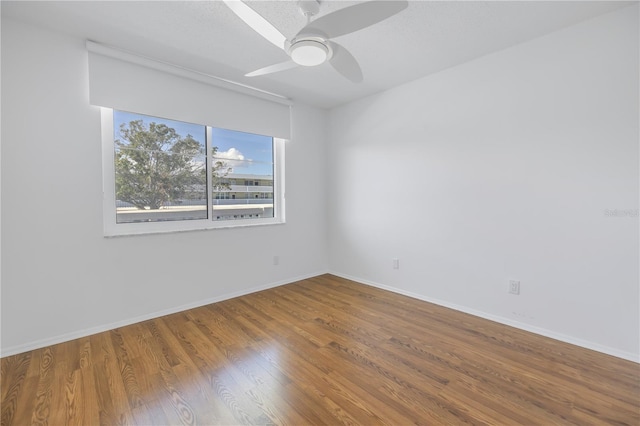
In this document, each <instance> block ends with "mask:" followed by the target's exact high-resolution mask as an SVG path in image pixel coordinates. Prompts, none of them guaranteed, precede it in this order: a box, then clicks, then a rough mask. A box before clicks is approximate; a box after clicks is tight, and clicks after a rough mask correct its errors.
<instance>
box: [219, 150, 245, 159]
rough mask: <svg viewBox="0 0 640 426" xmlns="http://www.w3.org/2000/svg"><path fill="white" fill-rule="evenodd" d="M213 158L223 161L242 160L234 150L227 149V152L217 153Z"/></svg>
mask: <svg viewBox="0 0 640 426" xmlns="http://www.w3.org/2000/svg"><path fill="white" fill-rule="evenodd" d="M215 156H216V158H224V159H225V160H244V155H242V153H241V152H240V151H238V150H237V149H235V148H229V149H228V150H227V151H218V152H216V155H215Z"/></svg>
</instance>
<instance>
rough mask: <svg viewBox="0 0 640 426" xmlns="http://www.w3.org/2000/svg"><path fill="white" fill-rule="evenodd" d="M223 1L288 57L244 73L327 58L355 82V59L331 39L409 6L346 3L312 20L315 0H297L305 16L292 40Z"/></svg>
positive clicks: (232, 1)
mask: <svg viewBox="0 0 640 426" xmlns="http://www.w3.org/2000/svg"><path fill="white" fill-rule="evenodd" d="M224 2H225V3H226V5H227V6H228V7H229V8H230V9H231V10H232V11H233V12H234V13H235V14H236V15H238V17H240V19H242V20H243V21H244V22H245V23H246V24H247V25H249V26H250V27H251V28H253V29H254V30H255V31H256V32H257V33H258V34H260V35H261V36H262V37H264V38H265V39H267V40H268V41H269V42H271V43H273V44H274V45H276V46H277V47H279V48H280V49H282V50H284V51H285V53H287V54H288V55H289V57H290V58H291V59H290V60H288V61H286V62H281V63H278V64H274V65H270V66H268V67H264V68H260V69H259V70H256V71H253V72H250V73H248V74H246V76H247V77H256V76H260V75H265V74H271V73H274V72H278V71H284V70H287V69H290V68H295V67H298V66H305V67H313V66H317V65H320V64H323V63H325V62H329V63H330V64H331V65H332V66H333V68H334V69H335V70H336V71H338V72H339V73H340V74H341V75H343V76H344V77H346V78H347V79H349V80H351V81H352V82H354V83H360V82H361V81H362V70H361V69H360V65H358V61H356V59H355V58H354V57H353V55H352V54H351V53H349V51H348V50H347V49H345V48H344V47H343V46H341V45H340V44H338V43H336V42H335V41H333V40H332V39H333V38H335V37H339V36H342V35H345V34H349V33H353V32H355V31H359V30H361V29H363V28H366V27H369V26H371V25H373V24H377V23H378V22H380V21H384V20H385V19H387V18H389V17H391V16H393V15H395V14H396V13H398V12H400V11H402V10H404V9H405V8H406V7H407V6H408V4H409V3H408V1H407V0H394V1H367V2H365V3H358V4H355V5H353V6H349V7H345V8H344V9H340V10H337V11H335V12H332V13H329V14H327V15H324V16H321V17H320V18H318V19H316V20H313V21H312V20H311V18H312V17H313V16H315V15H316V14H317V13H318V12H319V10H320V2H319V1H318V0H299V1H298V7H299V8H300V11H301V12H302V14H303V15H305V16H306V17H307V25H306V26H305V27H304V28H302V29H301V30H300V31H299V32H298V34H296V35H295V36H294V37H293V38H292V39H291V40H288V39H287V38H286V37H285V36H284V35H283V34H282V33H281V32H280V31H278V29H277V28H276V27H274V26H273V25H272V24H271V23H270V22H269V21H267V20H266V19H264V18H263V17H262V16H261V15H260V14H258V13H257V12H256V11H255V10H253V9H252V8H250V7H249V6H248V5H246V4H245V3H244V2H242V1H239V0H224Z"/></svg>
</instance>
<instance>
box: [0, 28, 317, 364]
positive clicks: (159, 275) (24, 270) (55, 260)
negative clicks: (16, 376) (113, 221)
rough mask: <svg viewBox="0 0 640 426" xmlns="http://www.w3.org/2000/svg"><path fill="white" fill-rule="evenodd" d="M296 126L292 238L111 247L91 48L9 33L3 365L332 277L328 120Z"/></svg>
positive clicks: (223, 234)
mask: <svg viewBox="0 0 640 426" xmlns="http://www.w3.org/2000/svg"><path fill="white" fill-rule="evenodd" d="M293 123H294V128H293V132H294V138H295V140H292V141H291V142H289V143H288V144H287V147H286V174H287V177H286V193H287V223H286V224H285V225H274V226H266V227H255V228H243V229H227V230H215V231H207V232H188V233H179V234H164V235H150V236H136V237H123V238H113V239H105V238H104V237H103V232H102V226H103V225H102V207H101V205H102V195H101V191H102V180H101V179H102V178H101V176H102V175H101V157H100V156H101V142H100V112H99V109H97V108H95V107H92V106H90V105H89V102H88V82H87V53H86V49H85V47H84V40H80V39H75V38H70V37H67V36H64V35H60V34H56V33H53V32H48V31H45V30H41V29H38V28H35V27H31V26H28V25H24V24H21V23H18V22H14V21H11V20H5V19H3V21H2V180H1V182H2V355H3V356H5V355H8V354H10V353H14V352H18V351H22V350H25V349H29V348H31V347H35V346H42V345H44V344H49V343H52V342H57V341H60V340H65V339H69V338H71V337H75V336H79V335H83V334H86V333H87V332H93V331H98V330H102V329H106V328H110V327H112V326H114V325H117V324H122V323H127V322H131V321H135V320H138V319H140V318H144V317H149V316H155V315H156V314H157V313H159V312H164V311H171V310H174V309H176V308H179V307H184V306H185V305H198V304H203V303H205V302H206V301H210V300H216V299H220V298H225V297H228V296H229V295H231V294H238V293H243V292H248V291H251V290H254V289H256V288H258V287H266V286H271V285H275V284H279V283H284V282H289V281H292V280H295V279H297V278H299V277H307V276H312V275H317V274H318V273H322V272H324V271H326V269H327V254H326V253H327V243H326V236H325V230H326V214H325V208H324V206H325V200H324V195H325V184H324V179H318V176H323V175H324V170H325V148H324V140H325V129H326V112H324V111H321V110H317V109H314V108H310V107H305V106H304V105H296V106H295V108H294V117H293ZM273 255H279V256H280V265H279V266H274V265H273V264H272V263H273V260H272V259H273V258H272V256H273Z"/></svg>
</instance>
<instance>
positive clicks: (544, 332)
mask: <svg viewBox="0 0 640 426" xmlns="http://www.w3.org/2000/svg"><path fill="white" fill-rule="evenodd" d="M329 273H330V274H331V275H335V276H337V277H341V278H345V279H348V280H351V281H356V282H359V283H363V284H367V285H370V286H372V287H376V288H380V289H382V290H387V291H391V292H393V293H397V294H402V295H403V296H408V297H411V298H414V299H418V300H423V301H425V302H429V303H433V304H435V305H439V306H444V307H445V308H450V309H454V310H456V311H460V312H464V313H466V314H470V315H473V316H476V317H480V318H484V319H488V320H491V321H494V322H497V323H500V324H504V325H508V326H510V327H514V328H517V329H520V330H524V331H528V332H531V333H534V334H539V335H541V336H545V337H549V338H551V339H555V340H559V341H561V342H565V343H570V344H572V345H576V346H580V347H582V348H585V349H590V350H594V351H597V352H601V353H604V354H607V355H612V356H615V357H617V358H622V359H625V360H627V361H633V362H636V363H640V355H638V354H634V353H631V352H626V351H621V350H618V349H615V348H611V347H608V346H604V345H600V344H598V343H594V342H590V341H587V340H582V339H578V338H576V337H573V336H568V335H565V334H561V333H557V332H555V331H552V330H548V329H545V328H541V327H535V326H532V325H529V324H525V323H522V322H520V321H514V320H512V319H510V318H505V317H501V316H498V315H493V314H488V313H486V312H482V311H478V310H476V309H472V308H468V307H466V306H461V305H457V304H455V303H449V302H446V301H443V300H438V299H433V298H430V297H427V296H424V295H422V294H418V293H413V292H410V291H406V290H402V289H399V288H396V287H391V286H388V285H384V284H380V283H377V282H374V281H370V280H366V279H363V278H359V277H354V276H351V275H348V274H343V273H340V272H335V271H330V272H329Z"/></svg>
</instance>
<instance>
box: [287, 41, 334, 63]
mask: <svg viewBox="0 0 640 426" xmlns="http://www.w3.org/2000/svg"><path fill="white" fill-rule="evenodd" d="M288 50H289V56H291V59H292V60H293V62H295V63H296V64H298V65H302V66H305V67H314V66H316V65H320V64H323V63H325V62H326V61H328V60H329V59H331V56H332V55H333V51H332V49H331V47H330V46H329V45H328V44H327V43H326V42H325V40H323V39H321V38H319V37H305V38H302V39H296V40H293V41H292V42H291V46H290V47H289V49H288Z"/></svg>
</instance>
